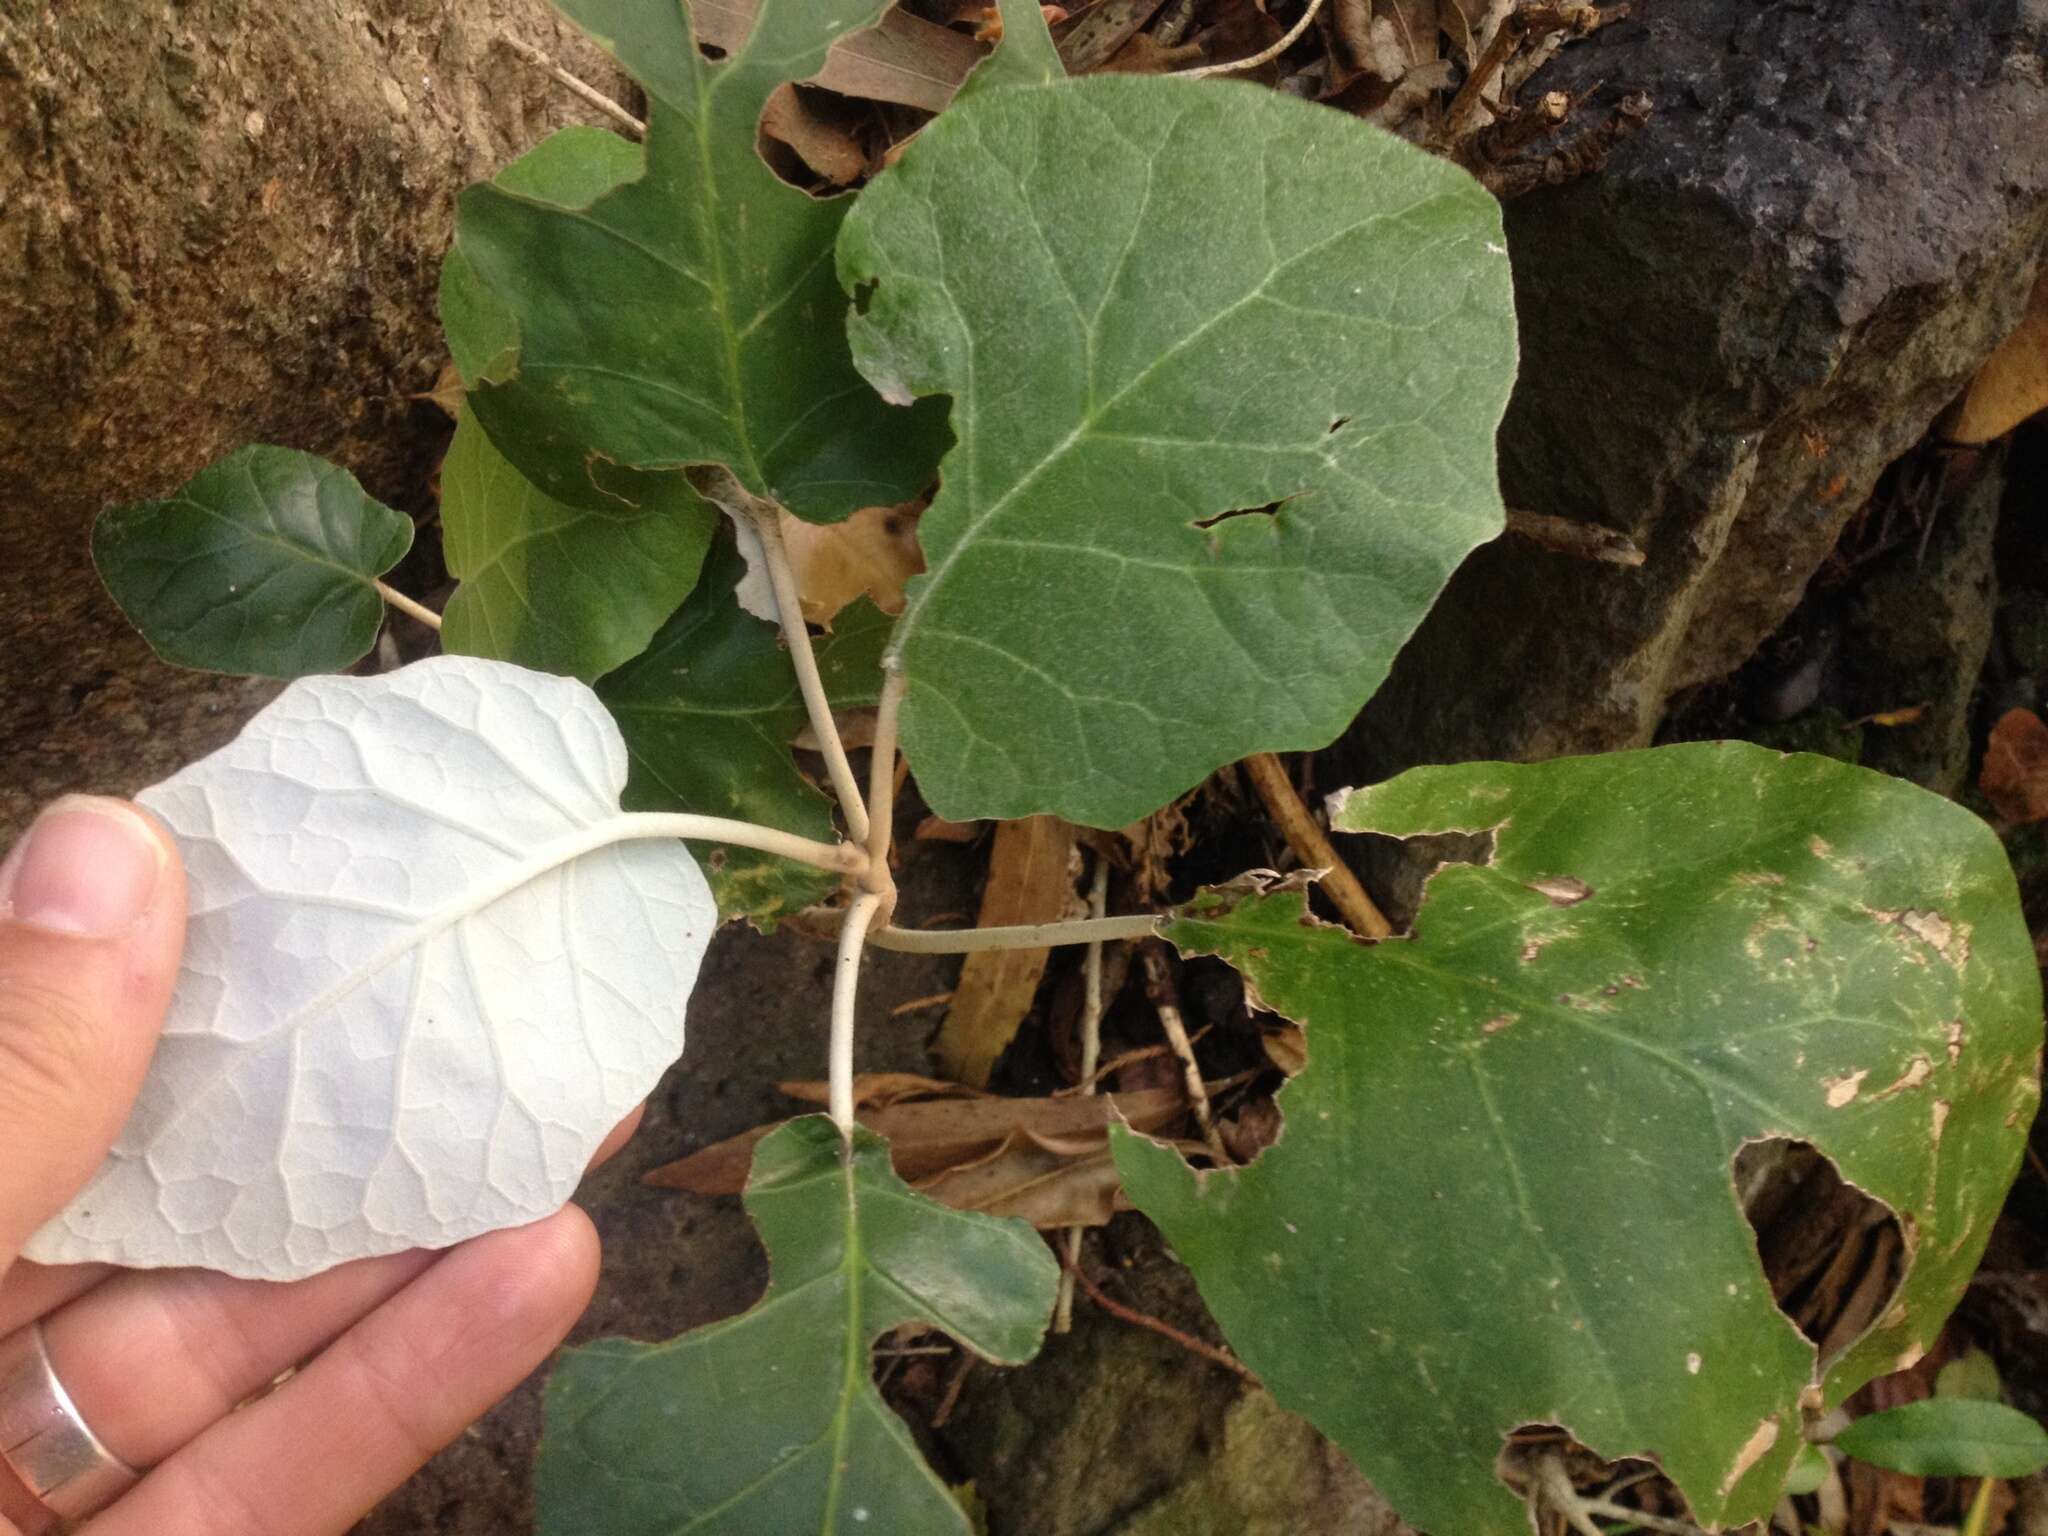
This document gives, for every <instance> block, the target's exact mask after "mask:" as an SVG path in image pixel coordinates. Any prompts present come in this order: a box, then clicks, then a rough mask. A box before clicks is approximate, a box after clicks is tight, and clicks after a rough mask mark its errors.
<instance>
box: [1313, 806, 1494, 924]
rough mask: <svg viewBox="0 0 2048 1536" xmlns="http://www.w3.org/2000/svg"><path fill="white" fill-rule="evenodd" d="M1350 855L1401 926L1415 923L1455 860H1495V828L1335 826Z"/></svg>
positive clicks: (1334, 838) (1336, 838)
mask: <svg viewBox="0 0 2048 1536" xmlns="http://www.w3.org/2000/svg"><path fill="white" fill-rule="evenodd" d="M1330 841H1331V842H1332V843H1334V844H1336V846H1337V851H1338V852H1339V853H1341V854H1343V855H1344V860H1345V862H1346V863H1348V864H1349V865H1350V866H1351V868H1352V870H1353V872H1354V873H1356V874H1357V876H1358V878H1359V879H1361V880H1363V881H1364V882H1365V885H1366V889H1367V890H1369V891H1371V892H1372V893H1373V895H1374V897H1375V898H1377V899H1378V901H1379V904H1380V910H1381V911H1383V912H1385V913H1386V914H1387V921H1388V922H1390V923H1392V924H1393V925H1394V928H1395V931H1396V932H1403V933H1405V932H1407V931H1408V930H1410V929H1412V928H1413V927H1414V926H1415V924H1416V921H1417V919H1418V917H1419V916H1420V915H1421V912H1422V907H1423V903H1424V902H1425V901H1426V900H1427V899H1428V893H1429V882H1430V881H1431V880H1432V879H1433V878H1435V876H1436V874H1437V872H1438V871H1439V870H1442V869H1445V868H1447V867H1448V866H1450V865H1452V864H1477V865H1480V866H1482V867H1483V866H1485V865H1488V864H1491V863H1492V862H1493V848H1494V829H1493V828H1491V827H1489V828H1487V829H1486V830H1485V831H1481V832H1423V833H1418V834H1417V835H1415V836H1413V837H1388V836H1386V835H1385V834H1383V833H1379V832H1332V833H1331V834H1330Z"/></svg>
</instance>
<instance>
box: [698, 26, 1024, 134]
mask: <svg viewBox="0 0 2048 1536" xmlns="http://www.w3.org/2000/svg"><path fill="white" fill-rule="evenodd" d="M759 5H760V0H691V4H690V14H691V16H692V18H693V19H694V20H695V21H696V24H697V40H698V41H699V42H702V43H709V44H710V45H711V46H713V47H715V48H723V49H725V50H726V51H727V52H731V51H732V50H734V49H736V48H738V47H739V46H740V45H741V44H742V43H744V42H745V41H746V40H747V34H748V32H749V31H751V30H752V29H753V25H754V12H755V11H756V9H758V8H759ZM982 58H983V51H982V48H981V46H980V45H979V44H978V43H976V42H975V41H974V39H973V38H971V37H969V36H968V35H967V34H966V33H964V32H955V31H953V30H952V29H951V28H950V27H942V26H939V25H938V24H937V23H936V22H930V21H926V20H924V19H923V18H922V17H918V16H913V15H911V14H910V13H909V12H908V11H905V10H903V9H902V8H900V7H898V8H896V9H892V10H890V11H889V12H887V13H886V14H885V15H884V16H883V17H882V20H881V22H880V24H879V25H877V26H874V27H870V28H869V29H867V30H866V31H864V32H855V33H853V34H852V35H851V36H849V37H844V38H841V39H840V40H839V42H838V43H837V44H835V45H834V46H833V49H832V51H831V52H830V53H829V54H827V55H826V56H825V67H824V68H823V69H821V70H819V71H818V74H817V77H816V83H817V84H819V85H822V86H825V87H826V88H827V89H829V90H834V91H837V92H839V93H840V94H841V95H842V96H859V97H863V98H865V99H866V100H869V101H893V102H897V103H899V104H901V105H903V106H906V107H921V108H923V109H924V110H925V111H927V112H940V111H943V110H944V109H945V106H946V103H947V102H949V101H951V100H952V99H953V93H954V92H955V91H957V90H959V89H960V82H961V81H963V80H965V79H966V78H967V75H968V72H969V71H971V70H972V69H973V68H974V66H975V65H976V64H978V63H980V62H981V60H982Z"/></svg>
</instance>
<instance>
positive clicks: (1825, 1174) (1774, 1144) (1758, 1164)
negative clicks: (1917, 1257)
mask: <svg viewBox="0 0 2048 1536" xmlns="http://www.w3.org/2000/svg"><path fill="white" fill-rule="evenodd" d="M1734 1175H1735V1191H1736V1196H1737V1199H1738V1200H1739V1201H1740V1203H1741V1206H1742V1214H1743V1216H1744V1217H1745V1218H1746V1219H1747V1220H1748V1222H1749V1225H1750V1228H1751V1230H1752V1231H1754V1232H1755V1233H1756V1246H1757V1253H1758V1256H1759V1257H1760V1258H1761V1259H1762V1261H1763V1266H1764V1278H1765V1279H1767V1280H1768V1281H1769V1282H1770V1286H1771V1295H1772V1296H1773V1297H1774V1298H1775V1299H1776V1300H1777V1303H1778V1309H1779V1310H1780V1311H1782V1312H1783V1313H1784V1314H1785V1315H1786V1316H1787V1317H1789V1318H1790V1319H1791V1320H1792V1323H1793V1325H1794V1326H1795V1327H1796V1328H1798V1330H1799V1331H1800V1332H1801V1333H1803V1334H1805V1335H1806V1337H1807V1338H1809V1339H1811V1340H1812V1341H1813V1343H1814V1344H1815V1345H1816V1346H1817V1347H1818V1348H1819V1350H1820V1359H1821V1363H1822V1365H1826V1364H1827V1362H1828V1361H1830V1360H1832V1359H1834V1358H1835V1357H1836V1356H1837V1355H1839V1354H1840V1353H1841V1352H1842V1351H1843V1350H1844V1349H1846V1348H1848V1346H1849V1345H1850V1344H1852V1343H1854V1342H1855V1341H1856V1339H1857V1338H1859V1337H1860V1336H1861V1335H1862V1334H1863V1333H1864V1332H1866V1331H1867V1330H1868V1329H1869V1328H1870V1326H1871V1325H1872V1324H1873V1323H1875V1322H1877V1321H1878V1320H1879V1319H1880V1318H1882V1317H1883V1316H1884V1315H1885V1312H1886V1311H1887V1310H1888V1309H1889V1308H1890V1306H1891V1301H1892V1297H1893V1296H1894V1295H1895V1294H1896V1293H1897V1292H1898V1288H1899V1281H1900V1279H1901V1278H1902V1276H1903V1275H1904V1272H1905V1253H1906V1245H1905V1235H1904V1232H1903V1229H1902V1228H1901V1227H1900V1225H1899V1219H1898V1217H1897V1216H1896V1215H1894V1214H1893V1213H1892V1211H1891V1209H1890V1208H1889V1207H1888V1206H1886V1205H1885V1204H1884V1203H1883V1202H1882V1201H1878V1200H1873V1199H1872V1198H1871V1197H1870V1196H1869V1195H1867V1194H1865V1193H1864V1192H1863V1191H1862V1190H1860V1189H1858V1188H1856V1186H1855V1185H1853V1184H1851V1183H1849V1182H1848V1181H1847V1180H1846V1179H1844V1178H1843V1177H1842V1175H1841V1173H1840V1172H1839V1171H1838V1170H1837V1169H1836V1168H1835V1165H1834V1163H1833V1162H1831V1161H1830V1160H1829V1159H1828V1158H1827V1157H1826V1156H1825V1155H1824V1154H1823V1153H1822V1152H1821V1151H1820V1150H1819V1149H1818V1148H1816V1147H1814V1146H1813V1145H1812V1144H1811V1143H1809V1142H1804V1141H1792V1140H1788V1139H1786V1138H1784V1137H1778V1136H1773V1137H1768V1138H1765V1139H1763V1140H1759V1141H1751V1142H1745V1143H1744V1144H1743V1145H1742V1147H1741V1148H1740V1149H1739V1150H1738V1151H1737V1152H1736V1154H1735V1160H1734Z"/></svg>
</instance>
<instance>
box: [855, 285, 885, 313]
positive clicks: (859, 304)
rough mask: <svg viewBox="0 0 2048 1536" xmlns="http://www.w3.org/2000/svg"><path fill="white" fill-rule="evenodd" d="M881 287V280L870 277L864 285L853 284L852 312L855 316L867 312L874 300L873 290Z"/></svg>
mask: <svg viewBox="0 0 2048 1536" xmlns="http://www.w3.org/2000/svg"><path fill="white" fill-rule="evenodd" d="M881 286H882V280H881V279H880V278H878V277H871V278H869V279H868V280H867V281H866V282H864V283H856V284H854V288H853V312H854V313H855V314H856V315H864V314H866V313H867V312H868V305H870V304H872V303H873V302H874V299H875V290H876V289H877V288H879V287H881Z"/></svg>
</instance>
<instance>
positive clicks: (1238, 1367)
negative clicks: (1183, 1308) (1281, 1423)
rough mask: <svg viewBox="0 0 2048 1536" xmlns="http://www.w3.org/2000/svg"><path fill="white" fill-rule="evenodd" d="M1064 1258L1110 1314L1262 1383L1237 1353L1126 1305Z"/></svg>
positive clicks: (1084, 1287)
mask: <svg viewBox="0 0 2048 1536" xmlns="http://www.w3.org/2000/svg"><path fill="white" fill-rule="evenodd" d="M1061 1262H1062V1263H1063V1264H1064V1265H1065V1266H1066V1270H1067V1273H1068V1274H1070V1275H1072V1276H1073V1277H1074V1281H1075V1283H1076V1284H1077V1285H1079V1286H1080V1287H1081V1289H1082V1290H1083V1291H1085V1292H1087V1295H1088V1299H1089V1300H1090V1301H1092V1302H1094V1303H1095V1305H1097V1306H1098V1307H1100V1308H1102V1310H1103V1311H1105V1312H1107V1313H1108V1314H1109V1315H1110V1316H1111V1317H1114V1318H1116V1319H1118V1320H1119V1321H1121V1322H1126V1323H1129V1324H1131V1325H1132V1326H1133V1327H1135V1328H1147V1329H1150V1330H1151V1331H1152V1332H1153V1333H1156V1334H1158V1335H1159V1336H1160V1337H1161V1338H1162V1339H1171V1340H1173V1342H1174V1343H1176V1344H1178V1345H1179V1346H1180V1347H1181V1348H1182V1349H1184V1350H1186V1351H1187V1352H1188V1353H1189V1354H1191V1355H1200V1356H1201V1357H1202V1358H1203V1359H1204V1360H1207V1361H1209V1362H1211V1363H1212V1364H1215V1365H1220V1366H1222V1367H1223V1368H1224V1369H1225V1370H1228V1371H1235V1372H1237V1374H1238V1375H1240V1376H1242V1377H1243V1378H1244V1379H1245V1380H1246V1381H1248V1382H1250V1383H1251V1384H1252V1385H1253V1386H1257V1385H1259V1378H1258V1377H1257V1376H1256V1375H1254V1374H1253V1373H1252V1368H1251V1367H1250V1366H1248V1365H1246V1364H1245V1363H1244V1362H1243V1361H1242V1360H1240V1359H1238V1358H1237V1356H1235V1355H1233V1354H1229V1353H1227V1352H1226V1351H1224V1350H1220V1349H1218V1348H1217V1347H1216V1346H1215V1345H1214V1344H1210V1343H1207V1342H1205V1341H1204V1340H1201V1339H1198V1338H1196V1337H1195V1336H1194V1335H1193V1334H1191V1333H1183V1332H1182V1331H1181V1330H1180V1329H1178V1328H1176V1327H1174V1326H1173V1324H1171V1323H1168V1322H1162V1321H1161V1320H1160V1319H1158V1318H1156V1317H1153V1316H1152V1315H1151V1314H1149V1313H1146V1312H1140V1311H1138V1310H1137V1308H1135V1307H1127V1306H1125V1305H1124V1304H1123V1303H1122V1302H1120V1301H1112V1300H1111V1299H1110V1298H1109V1297H1107V1296H1105V1295H1104V1294H1103V1293H1102V1287H1101V1286H1099V1285H1097V1284H1096V1283H1095V1282H1094V1281H1093V1280H1090V1279H1089V1278H1088V1276H1087V1275H1086V1274H1084V1273H1083V1272H1082V1270H1081V1266H1080V1265H1079V1264H1076V1263H1075V1262H1073V1261H1072V1260H1071V1259H1062V1260H1061Z"/></svg>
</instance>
